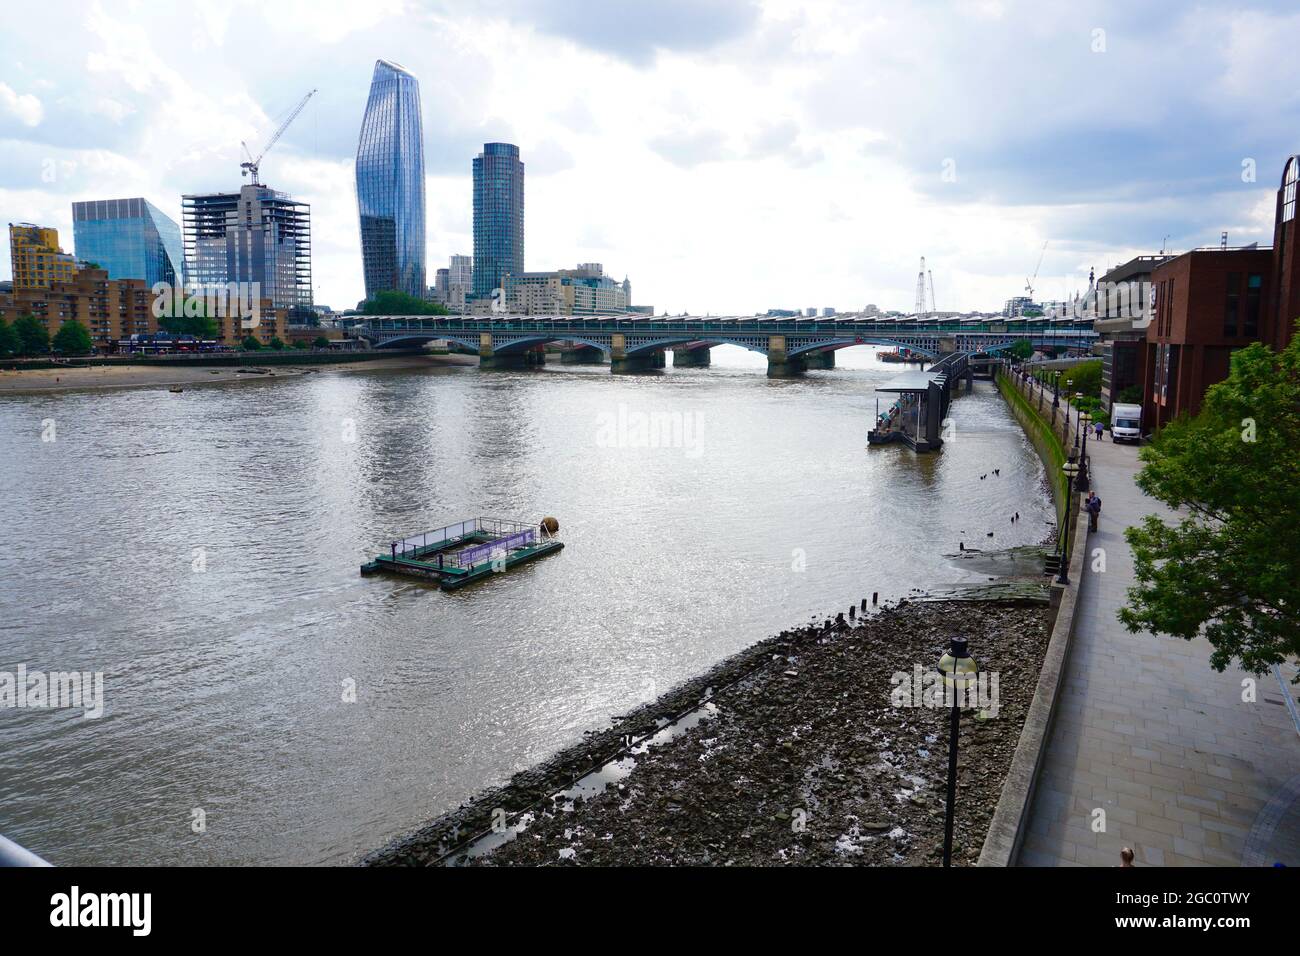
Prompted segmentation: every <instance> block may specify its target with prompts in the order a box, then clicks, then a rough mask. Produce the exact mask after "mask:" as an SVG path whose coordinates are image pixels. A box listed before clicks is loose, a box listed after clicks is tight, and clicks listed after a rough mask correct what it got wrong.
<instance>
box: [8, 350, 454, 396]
mask: <svg viewBox="0 0 1300 956" xmlns="http://www.w3.org/2000/svg"><path fill="white" fill-rule="evenodd" d="M477 362H478V359H477V358H475V357H474V356H471V355H400V356H394V357H393V358H382V359H370V360H368V361H358V362H339V363H337V364H320V365H244V366H218V367H213V366H210V365H196V366H190V365H179V364H178V365H175V366H171V365H95V366H90V367H83V368H74V367H68V368H42V369H22V370H13V369H0V395H24V394H32V393H48V392H73V391H83V390H87V389H112V388H166V387H170V386H173V385H179V386H182V387H184V388H192V387H198V386H201V385H217V384H229V383H231V382H259V381H265V380H267V379H277V378H293V377H297V376H299V375H307V374H322V373H327V372H357V371H381V370H391V369H416V368H435V367H438V366H446V365H474V364H477Z"/></svg>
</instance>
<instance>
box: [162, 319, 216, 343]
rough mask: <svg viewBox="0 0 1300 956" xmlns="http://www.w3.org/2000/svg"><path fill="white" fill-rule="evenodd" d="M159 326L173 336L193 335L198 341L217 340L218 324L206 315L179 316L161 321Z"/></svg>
mask: <svg viewBox="0 0 1300 956" xmlns="http://www.w3.org/2000/svg"><path fill="white" fill-rule="evenodd" d="M158 325H159V327H160V328H162V329H163V330H164V331H167V332H170V333H171V334H172V335H192V336H194V337H195V338H196V339H215V338H216V337H217V323H216V321H215V320H214V319H210V318H208V317H207V316H206V315H177V316H171V317H169V318H164V319H159V320H158Z"/></svg>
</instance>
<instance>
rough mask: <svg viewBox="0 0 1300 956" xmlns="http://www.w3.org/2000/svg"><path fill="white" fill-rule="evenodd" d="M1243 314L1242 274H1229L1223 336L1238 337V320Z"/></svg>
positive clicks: (1224, 308) (1224, 307)
mask: <svg viewBox="0 0 1300 956" xmlns="http://www.w3.org/2000/svg"><path fill="white" fill-rule="evenodd" d="M1240 313H1241V273H1240V272H1229V273H1228V297H1227V301H1226V302H1225V303H1224V306H1223V334H1224V335H1225V336H1226V337H1227V338H1236V337H1237V319H1238V317H1239V315H1240Z"/></svg>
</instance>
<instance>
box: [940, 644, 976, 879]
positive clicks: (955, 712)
mask: <svg viewBox="0 0 1300 956" xmlns="http://www.w3.org/2000/svg"><path fill="white" fill-rule="evenodd" d="M939 673H940V674H942V675H943V687H944V696H945V697H947V696H948V695H949V694H951V695H952V715H951V722H950V723H949V725H948V809H947V812H946V813H945V815H944V820H943V865H944V866H952V823H953V807H954V805H955V804H956V802H957V735H958V732H959V731H960V729H961V706H960V704H959V703H958V701H960V700H961V699H962V698H964V697H965V696H966V690H967V688H969V687H971V686H973V685H974V683H975V675H976V674H977V673H979V665H978V664H976V663H975V658H973V657H971V656H970V655H969V654H967V652H966V638H964V637H959V636H957V635H954V636H953V638H952V645H951V646H950V647H949V649H948V652H947V653H946V654H944V655H943V656H942V657H940V658H939Z"/></svg>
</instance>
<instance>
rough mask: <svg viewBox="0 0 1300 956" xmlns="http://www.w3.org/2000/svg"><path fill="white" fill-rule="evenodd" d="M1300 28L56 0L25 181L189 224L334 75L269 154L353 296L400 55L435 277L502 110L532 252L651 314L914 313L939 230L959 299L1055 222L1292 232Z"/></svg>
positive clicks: (1073, 259)
mask: <svg viewBox="0 0 1300 956" xmlns="http://www.w3.org/2000/svg"><path fill="white" fill-rule="evenodd" d="M1139 6H1140V7H1141V9H1140V10H1139V9H1136V8H1137V7H1139ZM1298 50H1300V11H1297V10H1296V9H1295V4H1294V3H1293V2H1292V3H1281V2H1279V3H1268V2H1253V3H1252V2H1238V3H1234V4H1232V5H1227V4H1218V3H1207V4H1204V5H1201V6H1197V5H1194V4H1191V3H1186V2H1169V3H1142V4H1135V3H1133V2H1132V0H1123V2H1098V3H1088V2H1080V0H1062V2H1055V0H1032V2H1014V0H1003V2H998V0H985V2H951V3H939V2H920V3H914V4H910V5H903V4H901V3H879V4H868V3H861V2H858V3H852V2H847V3H837V2H793V0H790V2H787V0H765V2H757V3H751V2H746V0H562V2H561V0H557V2H553V3H545V2H542V0H482V2H477V3H475V2H445V3H444V2H427V0H426V2H420V0H365V2H363V3H345V2H333V0H256V2H249V3H244V2H221V0H197V2H195V0H190V2H187V3H183V4H182V3H173V2H158V3H153V2H144V0H137V2H113V0H102V2H91V3H76V2H60V0H46V2H41V3H38V4H30V5H24V6H23V9H22V13H21V16H18V15H16V14H15V13H14V11H10V13H9V15H8V16H7V17H6V23H5V30H4V32H3V34H0V64H2V65H0V207H2V208H3V218H4V221H9V222H19V221H31V222H37V223H42V224H48V225H53V226H57V227H58V228H59V230H60V233H61V235H62V237H63V243H64V247H65V249H67V250H69V251H71V249H72V230H71V203H72V202H73V201H74V200H80V199H108V198H119V197H127V196H144V197H146V198H147V199H149V200H150V201H151V202H153V203H154V204H156V205H158V206H159V207H161V208H162V209H163V210H164V211H165V212H167V213H168V214H170V215H172V216H173V217H174V218H176V219H177V221H178V222H179V220H180V196H181V194H182V193H187V192H205V191H216V190H233V189H235V188H237V187H238V186H239V184H240V175H239V161H240V158H241V156H240V146H239V143H240V140H247V141H248V143H249V146H250V147H252V148H254V152H256V151H257V150H258V149H260V144H261V143H263V142H264V141H265V139H266V137H267V136H268V135H269V134H270V133H271V132H272V131H273V130H274V128H275V125H276V122H277V121H278V119H280V118H281V117H282V116H284V115H285V114H286V113H287V112H288V110H289V109H290V108H291V107H292V106H293V105H294V103H296V102H297V100H298V99H299V98H301V96H302V95H303V94H304V93H306V91H307V90H309V89H312V88H313V87H315V88H318V89H319V92H318V93H317V94H316V96H315V97H314V98H313V99H312V101H311V103H310V104H309V105H308V107H307V109H306V110H305V111H304V112H303V113H302V115H301V116H300V117H299V118H298V120H297V121H296V123H295V124H294V125H293V126H292V127H291V128H290V130H289V131H288V133H286V135H285V137H284V138H283V139H282V140H281V141H280V143H279V144H278V145H277V146H276V147H275V149H274V150H273V151H272V152H271V153H270V154H268V156H267V158H266V159H265V160H264V162H263V164H262V179H263V181H264V182H266V183H267V184H268V185H270V186H273V187H275V188H277V189H282V190H285V191H287V192H290V193H292V194H293V195H294V196H296V197H297V198H300V199H303V200H305V201H307V202H309V203H311V206H312V217H313V241H314V245H313V273H314V284H315V286H316V301H317V302H318V303H324V304H328V305H331V306H333V307H335V308H348V307H351V306H353V305H355V304H356V301H357V300H358V299H359V298H361V295H362V291H363V289H362V277H361V253H360V242H359V239H358V227H357V207H356V190H355V180H354V161H355V154H356V137H357V133H358V131H359V129H360V125H361V116H362V113H363V111H364V109H365V103H366V96H367V92H368V88H369V83H370V76H371V72H372V70H373V68H374V61H375V60H376V59H377V58H381V57H382V58H386V59H390V60H394V61H396V62H398V63H401V64H402V65H403V66H405V67H406V68H407V69H409V70H410V71H411V72H412V73H414V74H415V76H416V77H417V78H418V79H419V81H420V88H421V96H422V99H423V106H424V141H425V162H426V173H427V176H428V183H427V201H428V215H427V226H428V255H429V259H428V269H429V276H430V281H432V276H433V272H434V270H435V269H436V268H437V267H438V266H441V265H445V264H446V258H447V256H448V255H450V254H452V253H472V251H473V242H472V229H471V217H472V209H471V184H470V162H471V159H472V157H473V156H474V154H475V153H476V152H478V150H479V149H481V147H482V144H483V143H484V142H485V141H496V140H504V141H507V142H513V143H516V144H518V145H519V147H520V150H521V152H522V158H523V160H524V162H525V164H526V169H527V179H526V189H527V199H526V203H527V217H526V227H527V231H526V261H527V267H528V268H529V269H530V270H541V269H555V268H561V267H565V266H572V265H573V264H575V263H577V262H587V261H598V262H602V263H604V264H605V267H606V270H607V271H608V272H609V273H611V274H613V275H614V276H615V277H617V278H619V279H621V278H622V277H623V276H624V275H625V274H626V275H628V276H629V277H630V278H631V280H632V288H633V299H634V301H636V302H637V303H642V304H650V305H653V306H655V307H656V309H657V310H658V311H663V310H664V309H668V310H669V311H671V312H681V311H683V310H690V311H691V312H694V313H698V314H703V313H705V312H712V313H715V314H717V313H736V314H747V313H752V312H755V311H759V310H766V309H768V308H775V307H791V308H792V307H805V306H819V307H820V306H834V307H836V308H838V309H840V310H842V311H846V310H850V309H858V308H861V307H862V306H864V305H865V304H867V303H876V304H878V305H880V306H881V307H882V308H897V309H902V310H910V309H911V307H912V303H913V299H914V295H915V293H914V289H915V282H916V272H917V267H918V259H919V258H920V257H921V256H923V255H924V256H926V257H927V262H928V264H929V266H930V268H931V269H932V270H933V273H934V285H935V290H936V299H937V305H938V307H939V308H940V309H945V310H946V309H959V308H960V309H985V310H993V309H998V308H1000V307H1001V305H1002V302H1003V301H1004V300H1005V299H1006V298H1008V297H1009V296H1012V295H1018V294H1021V293H1022V290H1023V288H1024V285H1025V279H1026V276H1027V275H1028V274H1029V273H1030V272H1032V271H1033V268H1034V264H1035V263H1036V261H1037V259H1038V256H1039V252H1040V250H1041V249H1042V246H1043V243H1044V242H1045V241H1050V244H1049V245H1048V248H1047V253H1046V257H1045V259H1044V262H1043V266H1042V271H1041V273H1040V275H1039V278H1038V282H1037V286H1036V288H1037V293H1038V297H1039V298H1064V297H1065V296H1067V295H1068V294H1070V293H1071V292H1073V291H1075V290H1076V289H1081V288H1082V287H1083V285H1084V284H1086V280H1087V275H1088V270H1089V268H1090V267H1092V266H1095V267H1097V269H1098V271H1099V272H1100V271H1102V270H1104V269H1105V268H1106V267H1107V266H1108V265H1110V264H1113V263H1116V262H1119V261H1123V260H1124V259H1126V258H1128V257H1129V256H1131V255H1134V254H1138V253H1152V252H1156V251H1158V250H1159V248H1160V246H1161V243H1162V242H1167V244H1168V247H1169V248H1173V249H1180V250H1181V249H1186V248H1190V247H1194V246H1199V245H1217V244H1218V242H1219V234H1220V232H1221V231H1224V230H1227V231H1228V233H1229V241H1230V242H1231V243H1232V244H1233V245H1239V244H1245V243H1248V242H1251V241H1256V240H1258V241H1264V242H1268V241H1271V238H1272V216H1273V203H1274V194H1275V191H1276V189H1277V184H1278V178H1279V176H1280V174H1281V169H1282V164H1283V161H1284V159H1285V157H1286V156H1287V155H1290V154H1291V153H1294V152H1296V151H1297V150H1300V55H1297V51H1298ZM1252 164H1253V166H1254V168H1255V170H1256V173H1255V175H1254V176H1252V175H1250V172H1251V167H1252ZM1166 236H1168V237H1169V238H1168V239H1167V240H1166V239H1165V237H1166ZM9 276H10V266H9V260H8V256H7V255H6V256H4V257H3V260H2V264H0V278H9Z"/></svg>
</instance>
